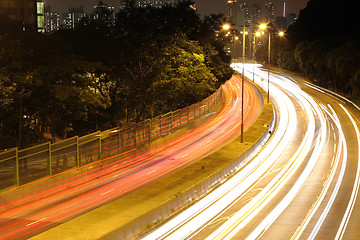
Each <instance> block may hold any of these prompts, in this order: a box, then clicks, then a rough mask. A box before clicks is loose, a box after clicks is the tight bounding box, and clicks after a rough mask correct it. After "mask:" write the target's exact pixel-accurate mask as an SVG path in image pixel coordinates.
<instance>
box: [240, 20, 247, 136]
mask: <svg viewBox="0 0 360 240" xmlns="http://www.w3.org/2000/svg"><path fill="white" fill-rule="evenodd" d="M241 33H242V35H243V56H242V60H243V68H242V81H241V142H242V143H243V142H244V79H245V35H246V34H248V32H246V31H245V25H244V30H243V31H242V32H241Z"/></svg>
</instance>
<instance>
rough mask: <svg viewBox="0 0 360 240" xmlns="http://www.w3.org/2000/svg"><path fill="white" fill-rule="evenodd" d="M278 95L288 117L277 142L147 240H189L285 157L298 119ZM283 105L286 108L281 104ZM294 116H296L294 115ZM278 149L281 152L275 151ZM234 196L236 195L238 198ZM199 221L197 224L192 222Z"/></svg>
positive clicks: (282, 122)
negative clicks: (280, 156) (278, 160)
mask: <svg viewBox="0 0 360 240" xmlns="http://www.w3.org/2000/svg"><path fill="white" fill-rule="evenodd" d="M274 91H278V92H279V93H278V94H276V95H277V96H279V98H280V99H279V100H278V101H279V108H280V111H279V112H280V113H281V114H283V113H284V116H283V117H281V118H280V119H279V127H278V129H277V131H276V132H274V133H273V136H272V138H273V141H270V142H269V143H268V144H267V145H266V147H265V148H264V149H263V150H262V151H261V152H260V153H259V155H258V156H257V157H256V158H255V159H254V160H253V161H251V162H250V163H249V164H248V165H246V166H245V167H244V169H242V170H241V171H240V172H239V173H237V174H236V175H234V176H233V177H232V178H231V179H229V180H228V181H226V182H225V183H224V184H222V185H221V186H220V187H219V188H217V189H216V190H215V191H214V192H212V193H211V194H209V195H208V196H206V197H205V198H203V199H202V200H200V201H199V202H198V203H197V204H195V205H193V206H192V207H190V208H188V209H187V210H185V211H184V212H182V213H181V214H179V215H177V216H176V217H175V218H173V219H171V220H170V221H168V222H166V223H165V224H164V225H162V226H161V227H159V228H158V229H156V230H154V231H153V232H151V233H150V234H148V235H146V236H145V237H144V239H164V238H169V239H171V238H176V239H183V238H186V237H187V236H189V235H190V234H192V233H193V232H194V231H196V230H197V229H199V228H201V227H202V226H203V225H204V224H206V223H207V222H208V221H209V220H210V219H212V218H214V217H216V215H217V214H218V213H219V212H221V210H222V209H223V208H224V207H226V206H227V205H228V203H231V202H233V201H234V200H235V199H236V198H237V197H238V196H239V195H241V194H242V193H243V192H245V191H246V190H247V189H248V188H249V187H250V186H251V185H252V184H253V183H254V182H255V181H256V180H257V179H258V178H259V177H261V176H262V175H263V174H264V173H265V172H266V171H267V169H269V168H270V167H271V166H272V165H273V164H274V162H275V161H277V158H278V157H279V155H281V154H282V152H283V151H284V150H285V149H286V147H287V145H288V144H289V142H291V139H292V138H293V135H294V131H295V129H296V117H295V116H294V114H293V113H295V112H296V111H295V107H294V106H293V104H292V102H291V101H290V99H289V98H288V97H287V96H286V95H285V94H284V93H282V92H281V91H280V90H275V89H274ZM280 102H281V103H285V104H280ZM290 112H291V113H292V114H290ZM289 117H290V119H289ZM289 126H291V127H290V128H289V129H292V131H289V129H287V127H289ZM280 143H281V144H280ZM274 149H277V150H276V151H275V150H274ZM269 155H272V157H271V158H269V159H271V160H268V161H265V162H263V161H264V159H267V157H268V156H269ZM250 175H251V176H250ZM240 183H241V184H240ZM234 186H235V187H234ZM230 191H231V192H230ZM234 192H235V193H236V194H234ZM195 218H196V220H194V221H189V220H193V219H195Z"/></svg>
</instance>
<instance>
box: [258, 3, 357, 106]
mask: <svg viewBox="0 0 360 240" xmlns="http://www.w3.org/2000/svg"><path fill="white" fill-rule="evenodd" d="M354 3H355V2H349V1H347V2H339V1H336V0H310V1H309V2H308V4H307V7H306V8H304V9H303V10H301V11H300V15H299V18H298V20H297V21H296V23H295V24H294V25H291V26H290V27H289V28H288V29H287V31H286V37H285V38H276V40H274V41H273V42H272V49H271V63H272V64H274V65H278V66H280V67H282V68H285V69H289V70H292V71H300V72H302V73H303V74H305V75H306V76H307V77H308V78H309V79H311V80H312V81H314V82H315V83H316V84H318V85H320V86H323V87H326V88H329V89H332V90H334V91H337V92H339V93H342V94H345V95H347V96H349V97H351V98H353V99H354V100H356V101H359V100H360V27H359V26H357V25H358V23H359V19H358V16H359V15H358V14H359V11H360V8H359V7H358V5H356V4H354ZM262 51H263V52H264V51H266V49H263V50H262ZM263 55H264V54H263ZM265 56H266V55H265Z"/></svg>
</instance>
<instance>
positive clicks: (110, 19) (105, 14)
mask: <svg viewBox="0 0 360 240" xmlns="http://www.w3.org/2000/svg"><path fill="white" fill-rule="evenodd" d="M114 9H115V8H114V7H112V6H108V5H107V4H104V3H103V2H102V1H99V4H98V5H97V6H94V10H93V16H94V19H99V20H101V21H102V22H104V23H106V24H107V25H108V26H112V25H114V24H115V12H114Z"/></svg>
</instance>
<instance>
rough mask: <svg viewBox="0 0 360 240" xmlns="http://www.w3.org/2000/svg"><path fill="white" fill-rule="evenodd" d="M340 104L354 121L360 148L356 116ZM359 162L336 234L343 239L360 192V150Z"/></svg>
mask: <svg viewBox="0 0 360 240" xmlns="http://www.w3.org/2000/svg"><path fill="white" fill-rule="evenodd" d="M340 106H341V107H342V109H343V110H344V111H345V112H346V114H347V115H348V117H349V119H350V120H351V122H352V124H353V126H354V129H355V131H356V137H357V142H358V149H360V133H359V128H358V127H357V125H356V123H355V121H354V118H353V117H352V116H351V115H350V113H349V111H348V110H347V109H346V108H345V107H344V106H343V105H341V104H340ZM357 162H358V166H357V171H356V178H355V182H354V187H353V191H352V193H351V198H350V201H349V203H348V206H347V208H346V212H345V214H344V217H343V219H342V221H341V224H340V227H339V230H338V232H337V234H336V237H335V239H342V238H343V237H344V234H345V230H346V227H347V224H348V222H349V220H350V216H351V213H352V211H353V209H354V205H355V200H356V198H357V195H358V192H359V187H360V153H359V152H358V159H357Z"/></svg>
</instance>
